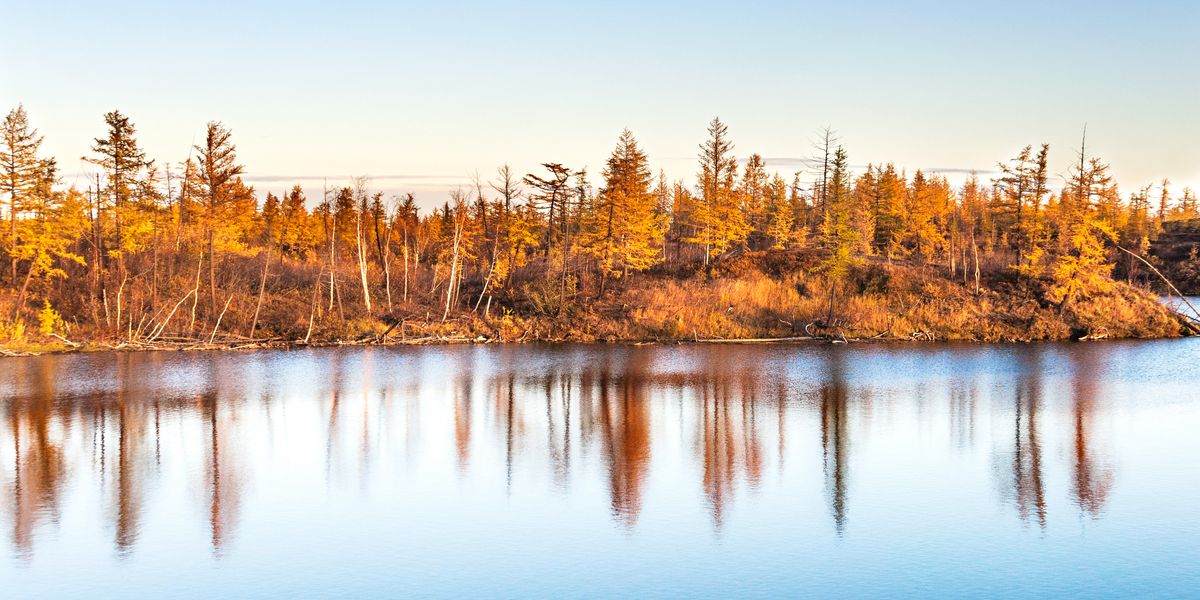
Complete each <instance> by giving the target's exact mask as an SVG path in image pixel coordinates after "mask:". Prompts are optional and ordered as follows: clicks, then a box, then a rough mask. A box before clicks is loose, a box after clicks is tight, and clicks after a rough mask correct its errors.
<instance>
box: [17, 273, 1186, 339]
mask: <svg viewBox="0 0 1200 600" xmlns="http://www.w3.org/2000/svg"><path fill="white" fill-rule="evenodd" d="M810 260H811V258H810V257H806V256H805V255H803V254H797V253H755V254H748V255H746V256H743V257H739V258H738V259H735V260H731V261H727V262H725V263H723V264H722V265H721V266H720V267H719V268H718V269H716V270H715V271H714V272H713V273H712V274H710V276H709V277H704V276H703V275H699V274H694V273H691V274H685V275H682V276H681V275H680V274H678V273H651V274H649V275H647V276H643V277H637V278H633V279H631V280H630V281H628V282H623V284H622V285H620V286H613V289H612V290H611V291H610V292H609V293H607V294H605V295H604V296H602V297H600V298H591V299H583V298H580V299H577V300H576V301H575V302H574V303H572V304H570V305H568V306H564V307H562V308H561V309H559V308H557V307H553V306H545V305H542V306H539V305H537V303H536V302H531V301H529V300H525V301H521V302H513V303H511V304H509V305H504V304H501V303H497V305H496V306H492V307H483V308H481V309H479V310H477V311H464V312H463V313H460V314H457V315H453V314H452V315H450V316H449V317H448V318H447V319H445V320H441V319H438V318H436V317H435V316H430V311H429V310H428V309H427V308H423V307H416V306H410V307H401V308H399V309H398V310H396V311H395V312H394V313H392V314H389V315H380V316H379V317H378V318H373V319H357V320H353V321H344V322H342V321H335V320H333V319H327V320H326V321H325V322H321V323H316V324H314V325H313V326H312V327H311V328H309V329H301V328H299V324H303V321H299V322H298V324H297V326H296V327H294V328H292V329H290V330H288V329H285V330H283V331H281V332H280V333H279V334H277V335H272V336H270V337H258V338H250V337H246V336H242V335H238V332H236V331H231V332H222V331H220V330H217V331H212V332H207V331H203V332H197V333H199V335H196V334H193V335H190V336H184V335H179V334H176V335H175V336H173V337H172V336H165V335H160V336H155V337H153V338H148V337H145V336H138V335H136V332H134V335H129V334H128V332H126V335H112V334H108V335H105V334H102V333H100V332H87V331H82V332H80V333H79V334H77V335H74V336H72V335H71V333H70V332H67V333H66V334H65V335H64V334H57V333H53V334H42V333H40V332H37V331H33V332H29V333H25V334H23V335H21V336H19V337H18V338H17V339H12V338H11V337H10V339H9V340H8V341H6V342H3V343H0V354H3V355H10V356H11V355H21V354H40V353H47V352H90V351H136V350H239V349H257V348H295V347H309V346H337V345H404V344H447V343H522V342H585V343H586V342H609V343H663V344H675V343H712V342H728V343H734V342H737V343H771V342H805V341H812V342H821V341H824V342H835V343H836V342H853V341H877V342H881V341H892V342H898V341H924V342H928V341H968V342H980V343H985V342H1032V341H1050V340H1098V339H1110V338H1165V337H1177V336H1180V335H1187V334H1189V333H1191V331H1189V326H1188V324H1187V322H1186V319H1185V318H1183V317H1181V316H1180V315H1178V314H1176V313H1174V312H1173V311H1172V310H1171V309H1169V308H1168V307H1165V306H1163V304H1162V303H1161V302H1160V301H1159V300H1158V298H1157V297H1156V296H1155V295H1153V294H1152V293H1150V292H1149V291H1147V290H1144V289H1141V288H1138V287H1135V286H1131V285H1128V284H1125V283H1121V282H1116V281H1113V282H1111V285H1110V286H1106V289H1102V290H1097V291H1095V292H1093V293H1091V294H1089V295H1087V296H1086V297H1084V298H1083V299H1081V300H1077V301H1076V302H1074V303H1072V304H1068V305H1062V304H1055V303H1052V302H1049V301H1047V300H1046V292H1045V282H1042V281H1038V280H1028V279H1022V278H1018V277H1016V276H1015V275H1013V274H1010V273H1005V272H1000V273H993V274H988V275H982V274H981V276H980V279H979V280H978V283H976V281H975V279H974V277H965V278H964V277H963V276H962V275H961V271H959V273H960V274H959V275H958V276H957V277H950V276H948V275H947V272H948V271H947V270H943V269H939V268H935V267H931V266H921V265H912V264H906V263H900V262H886V261H869V262H864V263H862V264H860V265H858V266H856V267H854V268H852V269H851V270H850V272H849V274H848V275H847V276H846V277H845V278H843V279H842V280H841V281H840V282H839V285H838V286H837V287H836V288H834V289H831V286H830V282H829V281H827V280H826V279H825V278H824V277H823V276H822V275H820V274H819V273H820V272H819V270H817V269H814V268H812V265H809V264H807V263H808V262H810ZM831 293H832V301H833V310H832V311H830V300H831Z"/></svg>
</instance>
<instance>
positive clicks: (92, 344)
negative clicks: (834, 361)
mask: <svg viewBox="0 0 1200 600" xmlns="http://www.w3.org/2000/svg"><path fill="white" fill-rule="evenodd" d="M1189 337H1196V336H1193V335H1177V336H1152V337H1129V336H1124V337H1121V336H1114V337H1109V336H1107V335H1099V336H1093V335H1086V336H1082V337H1078V338H1057V339H1005V340H970V339H935V338H932V337H930V338H923V337H895V336H891V337H879V336H876V337H865V338H859V337H845V336H792V337H778V338H655V339H633V338H621V339H591V340H588V339H579V338H570V337H567V338H536V339H529V340H524V339H522V340H499V339H494V338H488V337H486V336H476V337H468V336H462V337H450V336H430V337H420V338H408V339H403V338H397V339H388V340H371V339H366V340H318V341H311V342H304V341H303V340H290V341H289V340H263V341H235V342H216V343H212V344H209V343H204V342H200V343H182V342H177V343H154V344H147V343H142V342H132V343H131V342H117V343H110V342H100V341H87V342H75V341H69V342H67V343H60V344H58V345H53V344H46V345H30V347H27V348H19V349H11V348H8V347H5V346H3V345H0V359H3V358H22V357H33V356H46V355H61V354H92V353H114V352H248V351H254V350H301V349H305V348H343V347H382V348H386V347H400V346H458V345H503V346H524V345H532V344H563V345H584V346H593V345H594V346H691V345H712V346H720V345H729V346H750V345H773V346H787V345H797V346H799V345H831V346H834V345H850V344H881V345H883V344H890V345H909V344H912V345H921V346H945V345H970V346H1013V345H1030V344H1063V343H1085V342H1120V341H1145V342H1150V341H1159V340H1176V339H1185V338H1189Z"/></svg>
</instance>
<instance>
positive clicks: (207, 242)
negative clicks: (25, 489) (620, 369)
mask: <svg viewBox="0 0 1200 600" xmlns="http://www.w3.org/2000/svg"><path fill="white" fill-rule="evenodd" d="M2 129H3V142H2V148H0V155H2V156H0V178H2V181H0V186H2V189H0V204H2V208H0V216H2V218H3V225H4V227H3V230H2V231H3V234H2V235H0V258H2V260H3V267H4V268H3V272H2V273H0V344H4V345H5V346H6V347H7V348H8V352H10V353H11V352H13V351H21V350H38V349H55V348H58V349H61V348H76V347H85V348H86V347H93V348H94V347H125V348H152V347H199V346H204V347H208V346H214V345H223V346H246V345H250V346H253V345H263V344H295V343H308V344H314V343H330V342H337V341H341V342H343V343H345V342H355V341H357V342H381V341H392V342H399V341H428V340H456V339H470V340H478V339H486V340H495V341H531V340H564V339H570V340H582V341H590V340H683V339H686V340H710V339H732V338H742V339H745V338H781V337H826V338H836V339H855V338H858V339H862V338H880V339H898V338H899V339H935V340H943V339H962V340H978V341H996V340H1035V339H1066V338H1080V337H1106V336H1112V337H1157V336H1171V335H1178V334H1180V333H1182V332H1185V331H1186V328H1187V324H1186V323H1184V322H1183V320H1181V318H1180V317H1178V316H1177V315H1175V314H1173V313H1172V312H1171V311H1169V310H1167V309H1165V308H1163V307H1162V306H1160V303H1159V302H1158V301H1157V298H1156V296H1155V295H1154V294H1153V293H1152V291H1153V289H1154V286H1158V285H1160V279H1159V275H1158V274H1156V273H1155V272H1154V271H1155V269H1156V267H1159V268H1162V270H1164V271H1169V272H1170V273H1173V274H1176V275H1179V276H1182V277H1184V278H1187V274H1188V273H1193V275H1197V277H1195V278H1197V279H1200V259H1197V256H1196V252H1195V251H1194V250H1191V251H1190V252H1180V251H1178V249H1177V248H1176V251H1175V254H1177V255H1178V256H1176V257H1175V258H1173V259H1172V260H1171V261H1170V262H1169V264H1163V262H1162V261H1161V260H1160V259H1158V258H1155V257H1154V256H1153V255H1152V254H1151V253H1150V250H1151V249H1152V245H1153V244H1154V243H1155V242H1156V240H1157V239H1158V238H1159V237H1160V236H1162V235H1163V233H1164V232H1168V233H1169V232H1171V231H1176V232H1178V231H1184V232H1186V231H1189V229H1188V228H1189V227H1193V228H1194V223H1195V219H1196V218H1197V203H1196V196H1195V194H1194V193H1193V192H1192V191H1191V190H1188V189H1184V190H1180V191H1179V193H1177V194H1176V193H1174V190H1172V188H1170V185H1169V182H1166V181H1163V182H1161V183H1160V184H1156V185H1148V186H1146V187H1143V188H1140V189H1137V190H1135V191H1133V192H1132V193H1130V194H1128V195H1122V193H1121V192H1120V191H1119V190H1118V187H1117V184H1116V183H1115V182H1114V180H1113V178H1112V177H1111V175H1110V173H1109V167H1108V165H1107V164H1106V163H1105V162H1103V161H1102V160H1101V159H1099V158H1096V157H1093V156H1091V155H1090V154H1089V153H1088V150H1087V147H1086V144H1081V145H1080V147H1079V148H1077V149H1074V150H1072V153H1073V154H1074V156H1073V166H1072V167H1071V168H1070V170H1069V172H1067V173H1065V174H1061V177H1059V176H1053V175H1052V174H1051V173H1050V171H1049V167H1048V156H1049V152H1050V149H1049V147H1048V146H1047V145H1044V144H1043V145H1032V146H1028V147H1025V148H1024V149H1021V150H1020V151H1019V152H1017V154H1016V156H1014V157H1013V158H1011V159H1009V160H1006V161H1003V162H1000V163H999V165H998V171H997V173H998V175H996V176H995V177H994V178H991V179H983V178H980V177H978V176H976V175H971V176H970V177H968V178H967V179H966V181H965V183H963V184H962V185H961V186H954V185H951V183H950V182H949V181H948V180H947V179H946V177H944V176H943V175H940V174H938V173H936V172H925V171H921V170H917V171H915V172H912V173H907V172H904V171H903V170H900V169H897V168H896V167H895V166H893V165H892V164H871V165H867V166H866V167H865V168H857V169H856V168H852V167H851V163H850V158H849V153H848V151H847V150H846V149H844V148H843V147H841V146H840V145H839V144H838V140H837V137H836V135H835V134H834V132H833V131H831V130H825V131H822V132H821V133H820V134H819V135H818V136H817V141H816V143H815V144H812V145H813V147H814V148H815V153H814V155H813V156H812V158H811V159H810V160H807V161H805V163H806V164H805V167H804V172H803V173H796V174H794V175H792V176H790V177H785V176H784V175H782V174H779V173H777V172H769V171H768V168H767V162H766V161H765V160H764V159H763V158H762V157H761V156H759V155H758V154H750V155H749V157H747V158H745V159H739V158H737V157H736V155H735V152H734V144H733V142H732V140H731V137H730V133H729V131H728V128H727V126H726V125H725V124H724V123H722V122H721V121H720V120H719V119H714V120H713V121H712V122H711V123H710V124H709V125H708V130H707V137H706V139H705V141H704V142H703V143H702V144H700V148H699V153H698V165H697V169H696V176H695V180H694V182H690V183H689V182H685V181H672V180H669V179H668V178H667V177H666V176H665V175H664V174H663V173H662V172H658V173H656V172H655V170H654V169H653V167H652V165H651V161H650V158H649V156H648V155H647V153H646V151H645V150H644V149H643V148H642V147H641V145H640V144H639V143H638V141H637V140H636V139H635V137H634V135H633V133H631V132H630V131H628V130H626V131H624V132H622V133H621V134H620V135H619V136H618V138H617V140H616V144H615V147H614V148H613V150H612V153H611V155H610V156H609V158H608V159H607V161H606V162H605V164H604V165H603V168H602V169H601V170H600V172H599V173H598V174H592V173H589V172H588V171H587V170H586V169H584V168H577V167H571V166H567V165H563V164H561V163H557V162H546V163H544V164H542V165H540V167H539V168H537V169H536V170H534V172H531V173H527V174H526V173H520V172H518V171H516V170H514V169H513V168H511V167H510V166H508V165H502V166H500V167H499V168H498V169H497V170H496V172H495V175H494V176H493V177H492V178H490V180H488V179H486V178H478V177H476V178H475V181H474V182H473V185H470V186H467V187H463V188H460V189H456V190H454V191H453V192H451V193H450V194H449V197H448V199H447V200H446V201H445V202H444V203H443V204H442V205H441V206H440V207H438V208H435V209H433V210H427V211H426V210H421V209H420V208H419V207H418V205H417V203H416V202H415V200H414V197H413V196H412V194H406V195H399V196H386V195H385V194H384V193H382V192H379V191H374V190H372V189H371V188H372V185H371V182H370V180H369V179H368V178H366V177H363V178H357V179H355V180H354V182H353V184H352V185H349V186H343V187H335V188H333V189H321V190H313V189H311V188H310V189H305V188H302V187H301V186H300V185H296V186H294V187H292V188H291V189H290V190H289V191H287V192H286V193H284V194H282V195H280V196H277V195H275V194H274V193H266V194H265V195H260V194H258V193H256V191H255V189H254V188H253V187H252V186H250V185H248V184H247V183H246V181H245V180H244V178H243V175H244V167H243V165H242V163H241V161H240V160H239V158H238V154H237V148H236V146H235V143H234V137H233V135H232V133H231V131H230V130H229V129H228V128H227V127H226V126H224V125H223V124H221V123H219V122H211V123H208V124H207V126H206V127H205V130H204V134H203V135H202V136H199V138H198V139H199V142H198V143H196V144H195V146H194V148H192V150H191V152H190V154H189V156H188V157H186V158H185V159H184V160H183V161H182V162H179V163H168V162H160V161H157V160H151V159H150V158H148V157H147V156H146V153H145V151H144V150H143V149H142V148H141V146H140V145H139V143H138V141H137V129H136V127H135V125H134V123H133V122H132V121H131V120H130V118H129V117H128V116H126V115H124V114H122V113H121V112H119V111H113V112H110V113H108V114H106V115H104V117H103V121H102V122H100V121H98V122H97V131H98V133H99V137H97V138H96V139H95V142H94V144H93V145H92V147H91V153H90V154H89V155H88V156H86V157H84V159H85V160H86V161H87V162H88V163H90V164H91V165H93V166H94V176H92V177H90V178H89V180H88V182H87V183H86V185H84V186H79V185H78V184H77V185H75V186H71V187H64V185H63V183H62V181H61V179H62V178H61V177H60V175H59V168H58V164H57V162H56V160H55V159H54V158H52V157H47V156H44V155H43V154H42V153H41V148H40V146H41V142H42V137H41V136H40V135H39V134H38V132H37V130H36V128H35V127H34V126H33V124H32V123H31V121H30V119H29V117H28V115H27V114H26V111H25V109H24V107H21V106H18V107H17V108H15V109H13V110H12V111H11V112H9V113H8V114H7V116H6V117H5V118H4V121H3V125H2ZM1085 139H1086V138H1085ZM76 181H78V180H76ZM315 194H320V195H315ZM1189 224H1193V225H1189ZM1142 259H1146V260H1145V261H1143V260H1142Z"/></svg>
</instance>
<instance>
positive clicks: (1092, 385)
mask: <svg viewBox="0 0 1200 600" xmlns="http://www.w3.org/2000/svg"><path fill="white" fill-rule="evenodd" d="M1095 354H1096V353H1095V352H1094V351H1093V349H1091V348H1088V349H1087V350H1084V351H1080V352H1076V353H1073V354H1072V357H1073V359H1074V361H1073V362H1074V364H1073V365H1072V366H1073V378H1072V382H1071V383H1072V385H1071V389H1072V398H1071V417H1072V418H1071V424H1072V427H1073V435H1072V455H1071V459H1072V460H1071V500H1072V501H1073V502H1074V503H1075V505H1076V506H1078V507H1079V510H1080V511H1082V512H1083V513H1084V514H1086V515H1088V516H1090V517H1092V518H1093V519H1097V518H1099V517H1100V515H1101V513H1102V512H1103V509H1104V504H1105V502H1106V501H1107V500H1108V493H1109V491H1110V490H1111V489H1112V482H1113V471H1112V467H1110V466H1108V465H1106V464H1103V463H1102V462H1101V461H1100V460H1099V459H1098V458H1097V457H1096V454H1097V452H1096V450H1095V448H1094V447H1093V444H1092V443H1091V439H1090V435H1091V428H1092V422H1093V420H1094V419H1095V412H1096V403H1097V400H1096V396H1097V393H1096V387H1097V383H1096V381H1097V379H1098V378H1099V376H1100V373H1101V367H1102V365H1101V364H1099V362H1098V361H1097V359H1096V355H1095Z"/></svg>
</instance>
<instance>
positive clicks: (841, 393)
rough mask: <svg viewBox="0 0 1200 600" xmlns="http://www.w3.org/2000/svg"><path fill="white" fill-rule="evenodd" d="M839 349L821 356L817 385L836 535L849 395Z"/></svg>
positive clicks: (841, 520) (842, 502) (841, 519)
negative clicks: (821, 377)
mask: <svg viewBox="0 0 1200 600" xmlns="http://www.w3.org/2000/svg"><path fill="white" fill-rule="evenodd" d="M842 350H844V349H842V348H832V349H830V351H829V352H826V353H825V358H826V361H825V366H826V370H825V378H824V381H823V382H822V383H821V391H820V395H821V397H820V412H821V452H822V457H823V459H824V461H823V462H824V465H823V466H824V473H825V497H826V500H827V502H828V503H829V512H830V514H831V515H832V516H833V526H834V529H835V530H836V531H837V534H838V535H839V536H840V535H842V534H843V533H845V530H846V512H847V505H846V478H847V475H846V472H847V470H848V469H849V464H848V460H849V457H848V455H847V454H848V452H847V451H848V446H849V440H848V435H847V434H848V431H849V424H848V423H847V414H846V411H847V409H846V405H847V401H848V397H849V392H848V390H847V385H846V374H845V360H846V359H845V356H844V353H843V352H842Z"/></svg>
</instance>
